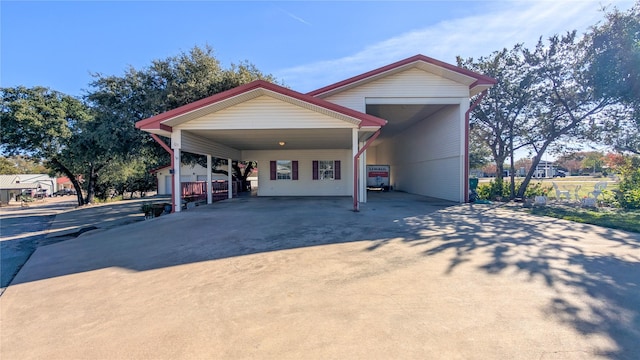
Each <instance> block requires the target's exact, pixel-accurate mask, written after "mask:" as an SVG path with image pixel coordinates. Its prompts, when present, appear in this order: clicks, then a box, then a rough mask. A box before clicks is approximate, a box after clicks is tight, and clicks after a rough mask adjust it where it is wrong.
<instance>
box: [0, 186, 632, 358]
mask: <svg viewBox="0 0 640 360" xmlns="http://www.w3.org/2000/svg"><path fill="white" fill-rule="evenodd" d="M350 201H351V200H350V199H349V198H330V199H326V198H324V199H318V198H240V199H233V200H229V201H223V202H220V203H216V204H213V205H209V206H203V207H199V208H196V209H193V210H190V211H187V212H183V213H179V214H173V215H170V216H161V217H159V218H156V219H151V220H147V221H143V222H137V223H133V224H129V225H126V226H121V227H117V228H112V229H109V230H105V231H100V232H93V233H92V232H89V233H85V234H82V235H80V236H79V237H78V238H77V239H73V240H68V241H65V242H62V243H57V244H54V245H49V246H45V247H41V248H38V249H37V250H36V252H35V253H34V254H33V255H32V256H31V258H30V259H29V261H28V262H27V263H26V264H25V266H24V267H23V268H22V270H21V271H20V272H19V273H18V275H17V276H16V278H15V279H14V281H13V283H12V285H11V286H9V287H8V288H7V290H6V291H5V293H4V295H3V296H2V297H1V298H0V306H1V313H0V315H1V316H0V319H1V321H2V324H1V326H2V333H1V335H0V336H1V343H0V357H2V358H7V359H28V358H74V359H76V358H78V359H79V358H82V359H98V358H100V359H107V358H108V359H114V358H154V359H176V358H183V359H195V358H202V359H204V358H228V359H236V358H251V359H254V358H265V359H272V358H278V359H287V358H289V359H299V358H305V359H309V358H311V359H320V358H322V359H326V358H341V359H343V358H349V359H351V358H373V359H389V358H405V359H406V358H413V359H425V358H443V359H456V358H458V359H514V358H518V359H595V358H616V359H637V358H638V356H639V355H640V236H638V235H637V234H631V233H626V232H623V231H616V230H610V229H605V228H600V227H597V226H591V225H582V224H575V223H571V222H567V221H563V220H558V219H552V218H544V217H534V216H530V215H526V214H524V213H519V212H514V211H512V210H508V209H505V208H503V207H500V206H493V205H452V204H449V203H444V202H438V201H433V200H432V199H427V198H424V197H419V196H411V195H407V194H402V193H389V194H372V196H371V197H370V202H369V203H368V204H365V205H363V206H362V211H361V212H359V213H354V212H352V211H350V210H349V209H350Z"/></svg>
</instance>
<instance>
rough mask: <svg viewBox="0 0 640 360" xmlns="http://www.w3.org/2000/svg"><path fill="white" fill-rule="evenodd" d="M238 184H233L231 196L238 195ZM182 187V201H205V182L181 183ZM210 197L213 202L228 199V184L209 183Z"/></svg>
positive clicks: (236, 182)
mask: <svg viewBox="0 0 640 360" xmlns="http://www.w3.org/2000/svg"><path fill="white" fill-rule="evenodd" d="M239 183H240V182H239V181H234V182H233V189H232V191H233V196H237V195H238V189H239V188H240V184H239ZM181 185H182V199H183V200H185V201H186V202H195V201H207V182H206V181H192V182H183V183H181ZM211 188H212V190H211V197H212V198H213V201H220V200H224V199H226V198H228V197H229V195H228V194H229V192H228V190H229V182H228V181H224V180H216V181H212V182H211Z"/></svg>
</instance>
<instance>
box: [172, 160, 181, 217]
mask: <svg viewBox="0 0 640 360" xmlns="http://www.w3.org/2000/svg"><path fill="white" fill-rule="evenodd" d="M180 164H181V160H180V149H173V176H174V179H175V180H174V181H173V203H174V204H175V206H174V211H175V212H180V211H181V210H182V181H181V180H180V167H181V166H180Z"/></svg>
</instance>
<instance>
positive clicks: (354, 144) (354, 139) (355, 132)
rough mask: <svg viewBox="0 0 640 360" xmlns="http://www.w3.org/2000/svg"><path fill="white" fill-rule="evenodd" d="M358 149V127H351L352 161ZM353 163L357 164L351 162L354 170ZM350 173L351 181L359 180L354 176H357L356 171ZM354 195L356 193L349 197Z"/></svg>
mask: <svg viewBox="0 0 640 360" xmlns="http://www.w3.org/2000/svg"><path fill="white" fill-rule="evenodd" d="M358 150H360V149H359V148H358V129H357V128H353V129H351V152H352V154H351V161H352V162H353V161H355V156H356V155H357V154H358ZM355 165H357V164H353V163H352V164H351V168H352V169H354V171H355V169H356V166H355ZM352 175H353V176H352V177H353V182H354V184H355V183H357V182H358V181H359V180H358V179H356V178H355V177H356V176H357V174H356V173H353V174H352ZM358 186H359V185H358ZM354 191H356V190H355V189H354ZM355 196H356V194H352V196H351V197H355Z"/></svg>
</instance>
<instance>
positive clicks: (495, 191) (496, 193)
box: [477, 179, 553, 201]
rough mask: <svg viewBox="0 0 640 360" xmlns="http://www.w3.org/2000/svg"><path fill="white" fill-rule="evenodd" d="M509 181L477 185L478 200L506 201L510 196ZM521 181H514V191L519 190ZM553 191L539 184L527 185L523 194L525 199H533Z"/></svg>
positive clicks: (498, 180)
mask: <svg viewBox="0 0 640 360" xmlns="http://www.w3.org/2000/svg"><path fill="white" fill-rule="evenodd" d="M510 184H511V183H510V182H509V181H500V179H496V180H495V181H494V180H491V181H490V182H489V183H488V184H486V183H485V184H480V185H478V189H477V192H478V199H482V200H494V201H495V200H498V199H499V198H502V199H508V198H509V196H510V195H511V189H510ZM521 184H522V181H516V183H515V185H516V191H518V188H520V185H521ZM552 189H553V187H552V186H545V185H543V184H542V183H541V182H538V183H529V186H527V190H526V191H525V192H524V196H525V197H526V198H533V197H535V196H546V195H548V194H549V192H550V191H551V190H552Z"/></svg>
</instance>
